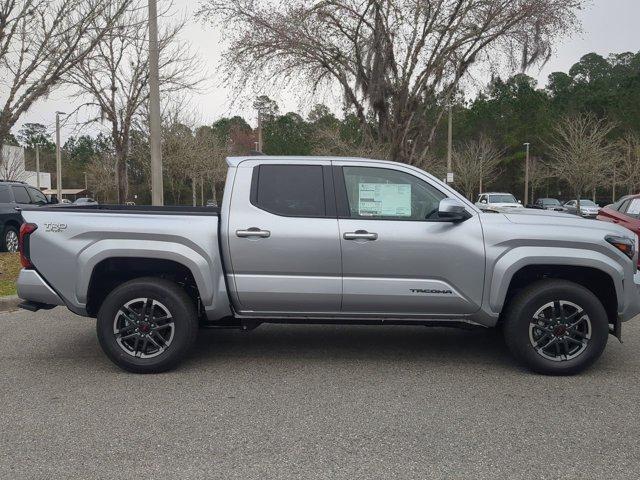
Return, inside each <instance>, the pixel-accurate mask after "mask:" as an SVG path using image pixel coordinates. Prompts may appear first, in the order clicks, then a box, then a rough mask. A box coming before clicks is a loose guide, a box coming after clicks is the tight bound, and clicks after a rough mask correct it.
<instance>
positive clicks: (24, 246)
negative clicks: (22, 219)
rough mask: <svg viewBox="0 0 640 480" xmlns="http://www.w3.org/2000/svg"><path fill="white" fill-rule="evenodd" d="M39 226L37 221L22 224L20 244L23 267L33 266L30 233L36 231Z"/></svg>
mask: <svg viewBox="0 0 640 480" xmlns="http://www.w3.org/2000/svg"><path fill="white" fill-rule="evenodd" d="M37 228H38V226H37V225H36V224H35V223H23V224H22V225H21V226H20V238H19V240H18V246H19V248H20V263H21V264H22V267H23V268H33V263H31V259H30V258H29V235H31V234H32V233H33V232H35V231H36V229H37Z"/></svg>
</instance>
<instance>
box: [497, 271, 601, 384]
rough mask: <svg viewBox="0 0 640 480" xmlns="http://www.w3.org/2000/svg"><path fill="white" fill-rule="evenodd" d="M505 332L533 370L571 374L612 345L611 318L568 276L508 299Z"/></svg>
mask: <svg viewBox="0 0 640 480" xmlns="http://www.w3.org/2000/svg"><path fill="white" fill-rule="evenodd" d="M504 336H505V340H506V342H507V346H508V347H509V349H510V350H511V352H512V353H513V355H514V356H515V357H516V358H517V359H518V360H520V361H521V362H522V363H523V364H524V365H526V366H527V367H529V368H530V369H531V370H533V371H535V372H538V373H543V374H547V375H572V374H575V373H578V372H581V371H582V370H584V369H586V368H587V367H589V366H590V365H591V364H592V363H593V362H595V361H596V360H597V359H598V358H599V357H600V355H601V354H602V352H603V351H604V348H605V346H606V345H607V339H608V336H609V320H608V318H607V313H606V311H605V309H604V307H603V306H602V303H600V301H599V300H598V298H597V297H596V296H595V295H594V294H593V293H592V292H591V291H589V290H588V289H586V288H584V287H583V286H581V285H578V284H576V283H573V282H569V281H566V280H555V279H545V280H540V281H538V282H535V283H533V284H532V285H530V286H529V287H527V288H525V289H524V290H522V291H521V292H519V293H518V294H517V295H516V296H515V298H513V300H512V301H511V302H510V303H509V305H508V306H507V310H506V312H505V316H504Z"/></svg>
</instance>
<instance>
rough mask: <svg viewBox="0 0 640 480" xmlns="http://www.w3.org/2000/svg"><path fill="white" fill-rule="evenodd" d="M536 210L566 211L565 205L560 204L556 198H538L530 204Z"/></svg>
mask: <svg viewBox="0 0 640 480" xmlns="http://www.w3.org/2000/svg"><path fill="white" fill-rule="evenodd" d="M532 208H537V209H538V210H553V211H554V212H566V211H567V209H566V207H563V206H562V203H560V200H558V199H557V198H538V199H537V200H536V201H535V202H534V203H533V205H532Z"/></svg>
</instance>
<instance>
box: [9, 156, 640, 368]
mask: <svg viewBox="0 0 640 480" xmlns="http://www.w3.org/2000/svg"><path fill="white" fill-rule="evenodd" d="M228 164H229V171H228V176H227V181H226V188H225V191H224V199H223V202H222V207H221V208H220V210H219V211H218V210H215V209H212V208H205V207H203V208H195V207H194V208H190V207H128V206H102V205H101V206H95V205H89V206H72V207H55V206H53V207H41V208H35V207H34V208H32V209H25V210H24V211H23V212H22V214H23V217H24V220H25V224H24V225H23V226H22V229H21V232H20V244H21V257H22V258H21V260H22V263H23V266H24V269H23V270H22V271H21V273H20V277H19V280H18V295H19V296H20V297H21V298H22V299H24V302H23V304H22V306H23V308H26V309H30V310H37V309H42V308H51V307H53V306H55V305H65V306H66V307H67V308H69V309H70V310H71V311H73V312H74V313H76V314H78V315H83V316H87V317H96V318H97V334H98V338H99V341H100V345H101V346H102V348H103V349H104V351H105V353H106V354H107V356H108V357H109V358H110V359H111V360H112V361H114V362H115V363H116V364H117V365H119V366H120V367H122V368H124V369H126V370H129V371H133V372H141V373H143V372H159V371H163V370H167V369H169V368H171V367H173V366H175V365H176V364H177V363H178V362H179V361H180V359H182V358H183V357H184V355H185V354H186V353H187V351H188V350H189V348H190V347H191V345H192V344H193V342H194V340H195V337H196V334H197V332H198V329H199V328H200V327H210V328H240V329H247V330H248V329H251V328H254V327H255V326H257V325H259V324H261V323H263V322H281V323H284V322H286V323H294V322H297V323H345V324H351V323H355V324H376V325H386V324H392V325H398V324H403V325H416V324H417V325H426V326H457V327H467V328H468V327H499V328H501V329H502V330H503V332H504V336H505V338H506V342H507V344H508V346H509V348H510V350H511V351H512V352H513V354H514V356H515V357H516V358H517V359H518V360H519V361H521V362H522V363H523V364H524V365H526V366H528V367H529V368H531V369H532V370H534V371H537V372H541V373H546V374H571V373H576V372H579V371H581V370H583V369H584V368H586V367H587V366H589V365H590V364H591V363H593V362H594V361H595V360H596V359H597V358H598V357H599V356H600V355H601V353H602V351H603V350H604V348H605V345H606V343H607V339H608V335H609V334H610V333H611V334H614V335H615V336H617V337H618V338H620V337H621V324H622V322H624V321H626V320H629V319H631V318H632V317H634V316H635V315H636V314H638V313H640V293H639V289H640V275H639V274H638V272H637V260H638V258H637V257H638V241H637V238H636V237H635V235H633V234H632V233H631V232H630V231H628V230H626V229H624V228H622V227H619V226H616V225H612V224H610V223H604V222H596V221H590V220H584V219H581V218H576V217H575V216H569V215H564V214H559V213H556V212H548V211H540V210H525V209H521V210H518V211H517V212H515V211H514V212H513V213H511V212H509V213H489V212H487V213H483V212H481V211H480V210H479V209H478V208H477V207H476V206H475V205H474V204H473V203H471V202H469V201H467V200H466V199H465V198H464V197H463V196H461V195H460V194H459V193H458V192H456V191H455V190H453V189H452V188H451V187H449V186H448V185H445V184H444V183H442V182H440V181H438V180H437V179H436V178H434V177H433V176H431V175H429V174H427V173H425V172H423V171H421V170H419V169H417V168H414V167H411V166H408V165H404V164H398V163H393V162H386V161H375V160H364V159H349V158H304V157H300V158H295V157H242V158H230V159H229V160H228Z"/></svg>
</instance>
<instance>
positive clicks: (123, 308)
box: [97, 278, 198, 373]
mask: <svg viewBox="0 0 640 480" xmlns="http://www.w3.org/2000/svg"><path fill="white" fill-rule="evenodd" d="M97 331H98V340H99V342H100V346H101V347H102V349H103V350H104V352H105V354H106V355H107V357H109V359H110V360H111V361H113V362H114V363H115V364H116V365H118V366H119V367H120V368H122V369H124V370H128V371H130V372H134V373H157V372H163V371H166V370H169V369H171V368H173V367H175V366H176V365H177V364H178V362H180V360H182V358H183V357H184V356H185V355H186V353H187V352H188V351H189V349H190V348H191V346H192V345H193V342H194V341H195V338H196V334H197V332H198V320H197V315H196V310H195V306H194V304H193V300H192V299H191V298H190V297H189V296H188V295H187V294H186V292H185V291H184V290H183V289H182V288H180V286H179V285H177V284H176V283H174V282H170V281H169V280H165V279H161V278H140V279H135V280H131V281H129V282H126V283H124V284H122V285H120V286H119V287H117V288H116V289H114V290H113V291H112V292H111V293H110V294H109V296H108V297H107V298H106V299H105V301H104V302H103V304H102V306H101V307H100V311H99V312H98V321H97Z"/></svg>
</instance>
